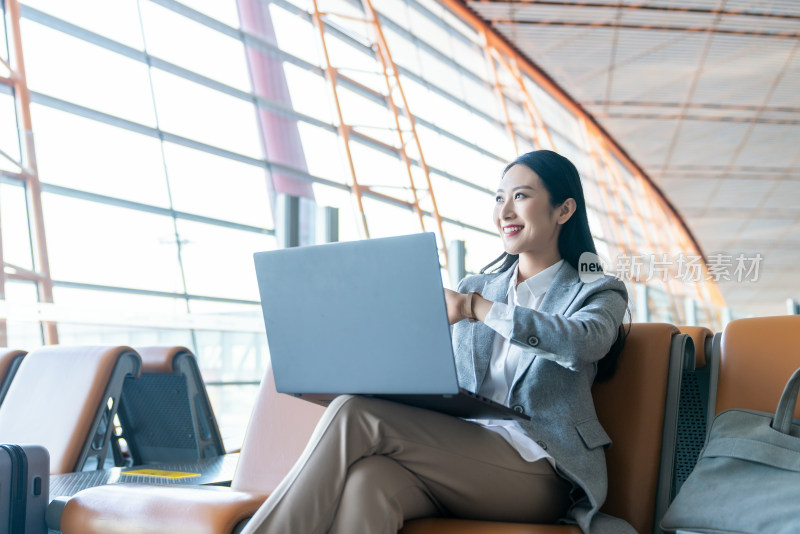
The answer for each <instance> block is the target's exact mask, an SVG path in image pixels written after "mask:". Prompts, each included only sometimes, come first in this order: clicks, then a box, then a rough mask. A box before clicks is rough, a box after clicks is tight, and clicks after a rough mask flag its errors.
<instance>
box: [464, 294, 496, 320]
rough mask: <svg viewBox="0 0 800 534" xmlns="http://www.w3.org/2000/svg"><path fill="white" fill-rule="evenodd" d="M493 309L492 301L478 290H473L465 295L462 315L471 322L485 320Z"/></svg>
mask: <svg viewBox="0 0 800 534" xmlns="http://www.w3.org/2000/svg"><path fill="white" fill-rule="evenodd" d="M491 309H492V303H491V302H490V301H488V300H486V299H485V298H483V296H482V295H481V294H480V293H478V292H477V291H472V292H470V293H467V294H466V295H465V296H464V299H463V301H462V306H461V315H462V316H463V317H464V319H468V320H469V321H470V322H475V321H483V320H484V319H485V318H486V315H487V314H488V313H489V310H491Z"/></svg>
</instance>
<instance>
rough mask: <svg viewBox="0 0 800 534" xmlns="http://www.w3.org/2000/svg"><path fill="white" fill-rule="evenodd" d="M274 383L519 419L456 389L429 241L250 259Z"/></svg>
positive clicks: (414, 238)
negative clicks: (264, 327) (259, 298)
mask: <svg viewBox="0 0 800 534" xmlns="http://www.w3.org/2000/svg"><path fill="white" fill-rule="evenodd" d="M254 258H255V266H256V275H257V277H258V289H259V291H260V293H261V306H262V309H263V311H264V323H265V325H266V330H267V341H268V344H269V351H270V358H271V362H272V369H273V374H274V376H275V385H276V387H277V390H278V391H279V392H281V393H288V394H291V395H294V396H296V397H300V398H302V399H306V400H309V401H311V402H315V403H318V404H323V405H326V404H328V403H329V402H330V401H331V400H332V399H333V398H334V397H336V396H337V395H340V394H360V395H369V396H374V397H379V398H383V399H388V400H392V401H396V402H401V403H405V404H410V405H413V406H418V407H421V408H427V409H431V410H436V411H440V412H444V413H447V414H451V415H455V416H458V417H468V418H476V419H486V418H489V419H529V418H528V417H527V416H525V415H523V414H519V413H517V412H514V411H513V410H511V409H510V408H508V407H506V406H503V405H501V404H498V403H496V402H493V401H491V400H489V399H486V398H483V397H480V396H478V395H475V394H474V393H472V392H469V391H467V390H464V389H462V388H459V386H458V379H457V377H456V367H455V361H454V358H453V346H452V342H451V340H450V327H449V325H448V322H447V310H446V307H445V301H444V289H443V287H442V274H441V270H440V267H439V254H438V251H437V248H436V238H435V236H434V234H432V233H425V234H415V235H408V236H400V237H389V238H382V239H369V240H365V241H355V242H344V243H331V244H327V245H315V246H308V247H300V248H289V249H282V250H275V251H269V252H258V253H256V254H255V255H254Z"/></svg>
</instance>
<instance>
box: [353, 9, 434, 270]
mask: <svg viewBox="0 0 800 534" xmlns="http://www.w3.org/2000/svg"><path fill="white" fill-rule="evenodd" d="M362 4H363V6H364V11H365V12H367V13H368V14H369V16H370V17H371V18H372V27H373V29H374V31H375V34H376V37H377V39H378V42H377V44H378V50H377V55H378V58H379V59H380V62H381V66H382V67H383V75H384V79H385V81H386V88H387V91H388V94H387V102H388V103H389V105H390V107H391V109H392V113H393V114H394V119H395V127H396V128H397V134H398V136H399V139H400V151H401V152H400V153H401V156H402V159H403V162H404V163H405V165H406V169H407V172H408V178H409V181H410V183H411V191H412V193H413V196H414V203H415V205H416V212H417V215H418V216H419V221H420V226H421V227H422V229H423V230H424V229H425V221H424V218H423V213H422V209H421V207H420V205H419V198H418V196H417V187H416V185H415V182H414V176H413V173H412V170H411V162H410V161H409V159H408V154H407V153H406V148H405V147H406V141H405V139H404V138H403V130H402V128H401V125H400V117H399V115H398V109H397V105H396V104H395V101H394V96H393V95H394V90H397V93H398V95H399V96H400V100H401V101H402V105H403V110H404V111H405V115H406V119H408V122H409V125H410V127H411V134H412V138H413V141H414V143H415V145H416V148H417V154H418V155H419V165H420V167H421V168H422V172H423V174H424V176H425V182H426V185H427V186H428V198H429V199H430V201H431V207H432V208H433V209H432V211H433V218H434V221H435V222H436V229H437V230H438V234H439V240H440V246H441V249H440V251H441V255H442V257H443V258H444V262H443V263H444V265H443V266H444V268H447V267H448V256H449V254H448V249H447V241H446V240H445V237H444V227H443V225H442V217H441V215H440V214H439V206H438V205H437V204H436V196H435V195H434V194H433V183H432V182H431V173H430V169H429V168H428V164H427V163H426V162H425V156H424V155H423V151H422V144H421V143H420V141H419V135H417V125H416V120H414V115H413V114H412V113H411V110H410V108H409V105H408V100H407V99H406V94H405V91H403V86H402V84H401V83H400V73H399V71H398V69H397V65H395V63H394V60H393V59H392V55H391V52H390V51H389V44H388V43H387V41H386V37H385V36H384V35H383V28H382V27H381V22H380V18H379V17H378V13H377V11H375V8H374V7H373V5H372V1H371V0H362ZM390 71H391V73H392V79H393V81H394V86H393V85H392V81H390V78H389V72H390Z"/></svg>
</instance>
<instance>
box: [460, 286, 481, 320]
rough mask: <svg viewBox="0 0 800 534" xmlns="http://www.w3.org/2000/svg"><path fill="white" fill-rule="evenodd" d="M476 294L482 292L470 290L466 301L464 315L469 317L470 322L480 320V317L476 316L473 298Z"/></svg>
mask: <svg viewBox="0 0 800 534" xmlns="http://www.w3.org/2000/svg"><path fill="white" fill-rule="evenodd" d="M475 295H480V293H478V292H477V291H470V292H469V293H467V298H466V301H465V302H464V317H466V318H467V319H469V322H471V323H474V322H475V321H477V320H478V318H477V317H476V316H475V309H474V308H473V306H474V301H473V298H474V297H475Z"/></svg>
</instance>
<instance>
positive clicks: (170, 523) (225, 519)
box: [60, 484, 267, 534]
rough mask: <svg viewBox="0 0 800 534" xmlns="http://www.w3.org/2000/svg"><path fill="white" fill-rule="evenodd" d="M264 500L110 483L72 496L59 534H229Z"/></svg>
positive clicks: (226, 491) (221, 491) (209, 489)
mask: <svg viewBox="0 0 800 534" xmlns="http://www.w3.org/2000/svg"><path fill="white" fill-rule="evenodd" d="M266 498H267V495H265V494H263V493H250V492H242V491H236V490H231V489H230V488H224V487H216V486H175V485H169V486H167V485H164V486H157V485H147V484H110V485H107V486H97V487H94V488H89V489H86V490H83V491H81V492H79V493H77V494H76V495H75V496H74V497H72V498H71V499H70V500H69V501H68V502H67V504H66V506H64V511H63V513H62V515H61V521H60V526H61V532H62V533H63V534H122V533H130V532H136V533H137V534H156V533H159V534H161V533H163V534H166V533H169V534H231V533H232V532H233V531H234V528H235V527H236V526H237V525H238V524H239V523H241V522H242V521H244V520H246V519H248V518H249V517H251V516H252V515H253V514H254V513H255V511H256V510H257V509H258V507H259V506H261V504H262V503H263V502H264V500H266Z"/></svg>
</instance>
